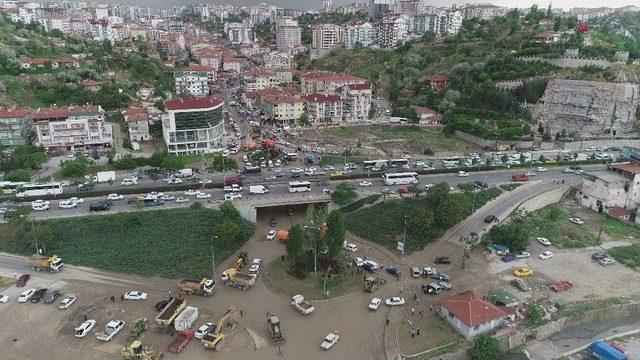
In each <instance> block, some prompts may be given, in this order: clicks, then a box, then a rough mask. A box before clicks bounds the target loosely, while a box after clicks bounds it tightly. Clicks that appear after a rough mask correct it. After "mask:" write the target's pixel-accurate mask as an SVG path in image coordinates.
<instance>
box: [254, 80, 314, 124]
mask: <svg viewBox="0 0 640 360" xmlns="http://www.w3.org/2000/svg"><path fill="white" fill-rule="evenodd" d="M257 93H258V95H257V99H256V106H257V107H259V108H261V109H262V111H263V112H264V113H265V114H267V116H268V117H269V118H271V119H273V120H276V121H280V122H293V121H296V120H298V119H300V116H302V114H303V113H304V100H303V98H302V97H301V96H300V94H298V92H297V91H295V90H294V89H291V88H270V89H264V90H260V91H258V92H257Z"/></svg>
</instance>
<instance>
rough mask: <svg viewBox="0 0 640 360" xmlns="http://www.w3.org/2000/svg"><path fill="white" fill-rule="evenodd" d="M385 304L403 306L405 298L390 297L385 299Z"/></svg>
mask: <svg viewBox="0 0 640 360" xmlns="http://www.w3.org/2000/svg"><path fill="white" fill-rule="evenodd" d="M384 303H385V305H387V306H401V305H404V298H401V297H399V296H394V297H392V298H390V299H387V300H385V302H384Z"/></svg>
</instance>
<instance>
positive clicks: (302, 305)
mask: <svg viewBox="0 0 640 360" xmlns="http://www.w3.org/2000/svg"><path fill="white" fill-rule="evenodd" d="M291 305H292V306H293V307H294V308H296V310H298V311H300V312H301V313H302V314H303V315H309V314H311V313H312V312H313V310H315V308H314V307H313V305H311V303H310V302H308V301H306V300H305V299H304V296H303V295H301V294H298V295H294V296H293V297H292V298H291Z"/></svg>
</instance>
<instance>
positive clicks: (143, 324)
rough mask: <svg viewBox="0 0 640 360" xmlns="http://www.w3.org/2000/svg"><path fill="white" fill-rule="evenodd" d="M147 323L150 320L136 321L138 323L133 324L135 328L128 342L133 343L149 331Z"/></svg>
mask: <svg viewBox="0 0 640 360" xmlns="http://www.w3.org/2000/svg"><path fill="white" fill-rule="evenodd" d="M147 322H148V320H147V319H146V318H144V319H136V321H135V322H134V323H133V326H132V327H131V334H129V338H128V340H129V341H133V340H135V339H137V338H139V337H140V335H142V333H143V332H144V331H145V330H147V327H148V325H147Z"/></svg>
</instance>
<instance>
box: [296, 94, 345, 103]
mask: <svg viewBox="0 0 640 360" xmlns="http://www.w3.org/2000/svg"><path fill="white" fill-rule="evenodd" d="M304 98H305V99H306V100H307V101H308V102H315V103H324V102H338V101H340V96H338V95H325V94H309V95H307V96H305V97H304Z"/></svg>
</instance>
